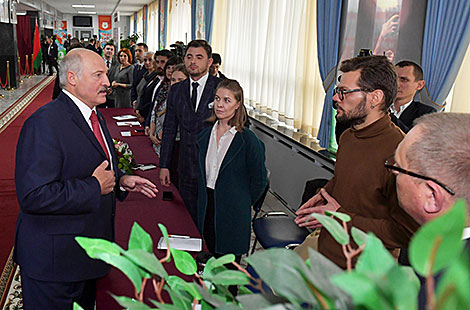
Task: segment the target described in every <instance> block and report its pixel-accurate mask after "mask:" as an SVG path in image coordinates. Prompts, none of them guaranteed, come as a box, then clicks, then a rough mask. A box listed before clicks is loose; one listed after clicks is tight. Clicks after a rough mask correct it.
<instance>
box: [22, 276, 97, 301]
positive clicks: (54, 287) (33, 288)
mask: <svg viewBox="0 0 470 310" xmlns="http://www.w3.org/2000/svg"><path fill="white" fill-rule="evenodd" d="M20 273H21V289H22V293H23V305H24V308H23V309H25V310H33V309H48V310H55V309H57V310H65V309H70V310H72V309H73V303H74V302H77V303H78V304H79V305H80V306H81V307H82V308H83V309H85V310H92V309H94V307H95V301H96V279H92V280H87V281H80V282H50V281H40V280H36V279H32V278H30V277H28V276H27V275H25V274H24V273H23V272H21V271H20Z"/></svg>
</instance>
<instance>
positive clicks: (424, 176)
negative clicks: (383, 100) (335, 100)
mask: <svg viewBox="0 0 470 310" xmlns="http://www.w3.org/2000/svg"><path fill="white" fill-rule="evenodd" d="M468 141H470V115H469V114H460V113H436V114H430V115H425V116H423V117H420V118H418V120H417V121H416V125H415V126H414V127H413V129H411V130H410V132H409V133H408V134H407V135H406V137H405V139H403V141H402V142H401V143H400V144H399V145H398V148H397V150H396V152H395V156H394V158H393V160H390V161H388V162H387V163H386V167H387V168H388V169H389V170H390V171H391V172H393V173H394V174H396V176H397V183H396V188H397V194H398V201H399V204H400V206H401V207H402V208H403V209H404V210H405V211H406V212H407V213H408V214H409V215H411V217H413V218H414V219H415V220H416V222H418V223H419V224H420V225H422V224H425V223H426V222H428V221H431V220H432V219H434V218H436V217H438V216H440V215H442V214H443V213H445V212H447V211H448V210H449V209H450V208H451V207H452V206H453V205H454V203H455V201H456V200H457V199H458V198H464V199H465V200H466V201H467V204H468V205H469V206H470V189H469V187H468V184H470V165H469V164H468V163H469V162H470V145H469V143H468ZM469 211H470V210H469ZM468 223H469V224H470V218H469V221H468ZM463 239H466V240H467V248H468V249H469V250H470V247H469V245H470V227H467V228H465V230H464V232H463ZM400 262H401V263H402V264H405V265H409V262H408V257H407V249H402V253H401V256H400ZM420 281H421V284H422V285H421V291H420V293H419V309H423V310H424V309H425V308H426V307H425V304H426V291H425V286H424V285H423V284H424V282H425V281H424V278H420Z"/></svg>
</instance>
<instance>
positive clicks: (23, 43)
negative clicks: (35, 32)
mask: <svg viewBox="0 0 470 310" xmlns="http://www.w3.org/2000/svg"><path fill="white" fill-rule="evenodd" d="M17 19H18V24H17V25H16V40H17V44H18V56H19V57H20V62H21V69H19V71H20V73H21V74H23V72H24V69H25V68H26V55H28V61H29V66H31V54H32V53H33V44H32V43H31V42H32V37H31V35H32V33H31V19H30V16H29V15H24V16H21V15H20V16H18V17H17Z"/></svg>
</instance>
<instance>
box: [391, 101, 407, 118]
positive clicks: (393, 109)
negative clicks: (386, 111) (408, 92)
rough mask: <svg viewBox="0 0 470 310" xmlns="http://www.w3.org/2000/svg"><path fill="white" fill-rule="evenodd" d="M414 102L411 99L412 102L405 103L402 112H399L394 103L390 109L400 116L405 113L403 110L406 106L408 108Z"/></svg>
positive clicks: (401, 108)
mask: <svg viewBox="0 0 470 310" xmlns="http://www.w3.org/2000/svg"><path fill="white" fill-rule="evenodd" d="M412 102H413V100H411V101H410V102H408V103H407V104H404V105H402V106H401V107H400V112H397V110H396V109H395V104H392V105H391V106H390V111H391V112H392V113H393V114H395V116H396V117H397V118H400V116H401V115H402V114H403V111H405V110H406V108H408V107H409V106H410V104H411V103H412Z"/></svg>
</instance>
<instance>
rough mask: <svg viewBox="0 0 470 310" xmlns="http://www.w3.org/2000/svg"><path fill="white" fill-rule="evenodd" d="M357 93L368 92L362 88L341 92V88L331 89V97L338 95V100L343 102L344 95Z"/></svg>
mask: <svg viewBox="0 0 470 310" xmlns="http://www.w3.org/2000/svg"><path fill="white" fill-rule="evenodd" d="M359 91H368V90H367V89H364V88H355V89H350V90H342V89H341V88H338V87H335V89H333V96H334V95H336V94H337V95H338V98H339V100H341V101H343V100H344V94H349V93H356V92H359Z"/></svg>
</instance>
